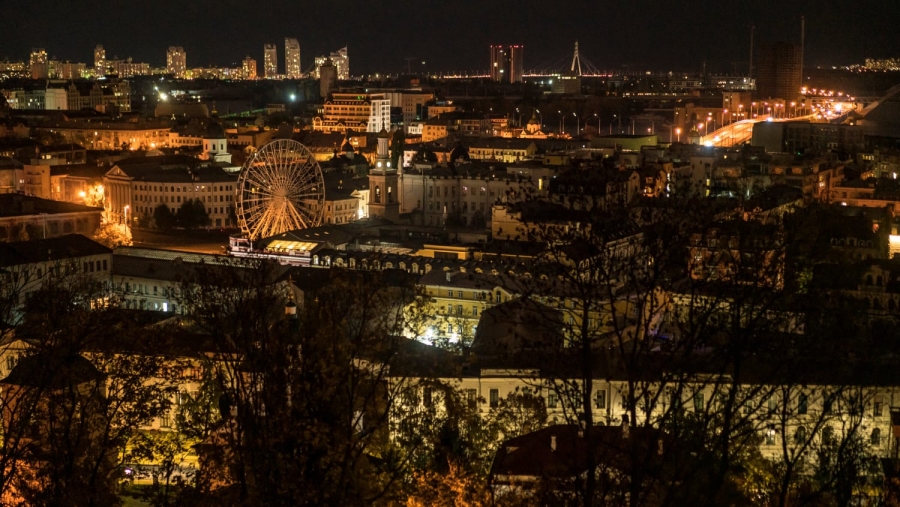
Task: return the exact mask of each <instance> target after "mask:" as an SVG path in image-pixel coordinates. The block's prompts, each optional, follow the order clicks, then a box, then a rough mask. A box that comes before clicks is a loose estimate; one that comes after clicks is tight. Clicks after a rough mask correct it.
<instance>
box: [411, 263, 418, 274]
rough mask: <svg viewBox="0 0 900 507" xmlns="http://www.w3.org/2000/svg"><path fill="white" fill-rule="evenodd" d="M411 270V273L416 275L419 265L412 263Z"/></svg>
mask: <svg viewBox="0 0 900 507" xmlns="http://www.w3.org/2000/svg"><path fill="white" fill-rule="evenodd" d="M412 272H413V274H416V275H418V274H419V265H418V264H416V263H415V262H413V263H412Z"/></svg>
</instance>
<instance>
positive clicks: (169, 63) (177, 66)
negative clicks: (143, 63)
mask: <svg viewBox="0 0 900 507" xmlns="http://www.w3.org/2000/svg"><path fill="white" fill-rule="evenodd" d="M185 70H187V55H186V54H185V52H184V48H183V47H181V46H169V49H168V50H167V51H166V71H167V72H168V73H169V74H172V75H173V76H175V77H177V78H183V77H184V73H185Z"/></svg>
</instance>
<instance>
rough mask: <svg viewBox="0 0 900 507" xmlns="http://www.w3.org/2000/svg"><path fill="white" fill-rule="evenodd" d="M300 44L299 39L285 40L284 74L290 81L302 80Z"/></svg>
mask: <svg viewBox="0 0 900 507" xmlns="http://www.w3.org/2000/svg"><path fill="white" fill-rule="evenodd" d="M301 68H302V67H301V66H300V43H299V42H297V39H290V38H287V39H284V74H285V76H286V77H287V78H288V79H300V76H301V70H300V69H301Z"/></svg>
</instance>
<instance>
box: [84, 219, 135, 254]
mask: <svg viewBox="0 0 900 507" xmlns="http://www.w3.org/2000/svg"><path fill="white" fill-rule="evenodd" d="M91 239H92V240H94V241H96V242H97V243H100V244H101V245H103V246H105V247H107V248H116V247H119V246H131V245H133V244H134V243H133V241H132V239H131V229H130V228H129V227H128V226H127V225H125V224H114V223H105V224H103V225H101V226H100V227H99V228H98V229H97V230H96V231H95V232H94V234H93V235H92V236H91Z"/></svg>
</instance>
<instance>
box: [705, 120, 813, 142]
mask: <svg viewBox="0 0 900 507" xmlns="http://www.w3.org/2000/svg"><path fill="white" fill-rule="evenodd" d="M814 118H815V116H814V115H810V116H798V117H796V118H777V119H776V118H768V119H755V120H741V121H736V122H734V123H732V124H730V125H726V126H725V127H722V128H720V129H719V130H715V131H713V132H710V133H709V134H708V135H705V136H701V137H700V144H702V145H703V146H717V147H729V146H734V145H736V144H741V143H745V142H749V141H750V138H752V137H753V125H754V124H756V123H759V122H761V121H774V122H785V121H809V120H812V119H814Z"/></svg>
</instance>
